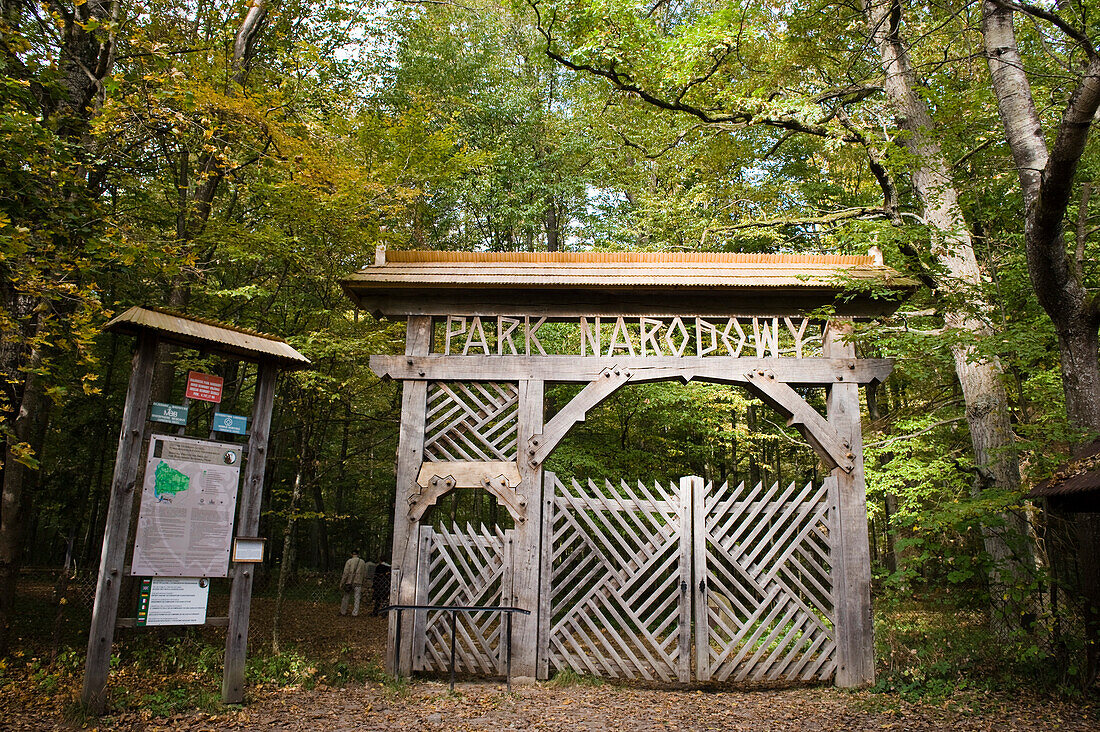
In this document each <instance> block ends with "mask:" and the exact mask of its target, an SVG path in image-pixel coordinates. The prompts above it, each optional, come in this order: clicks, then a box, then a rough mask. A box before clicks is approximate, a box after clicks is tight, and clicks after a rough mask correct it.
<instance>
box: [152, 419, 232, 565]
mask: <svg viewBox="0 0 1100 732" xmlns="http://www.w3.org/2000/svg"><path fill="white" fill-rule="evenodd" d="M240 469H241V447H240V446H239V445H233V444H230V443H225V442H212V441H209V440H196V439H191V438H187V437H174V436H169V435H153V436H152V438H150V441H149V453H148V457H147V459H146V461H145V480H144V483H143V486H142V492H141V510H140V513H139V515H138V525H137V535H136V536H135V538H134V561H133V569H132V571H131V573H132V574H134V575H136V576H142V577H225V576H226V574H227V571H228V569H229V554H230V548H231V546H232V541H233V513H234V510H235V509H236V506H237V484H238V481H239V478H240Z"/></svg>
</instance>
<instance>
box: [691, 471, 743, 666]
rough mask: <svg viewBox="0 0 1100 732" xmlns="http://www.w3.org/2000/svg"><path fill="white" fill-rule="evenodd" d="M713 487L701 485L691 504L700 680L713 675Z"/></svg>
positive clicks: (693, 591)
mask: <svg viewBox="0 0 1100 732" xmlns="http://www.w3.org/2000/svg"><path fill="white" fill-rule="evenodd" d="M743 485H744V484H743V483H742V486H743ZM723 487H724V486H723ZM713 490H714V484H713V483H707V484H706V485H705V486H699V487H698V490H695V491H693V492H692V504H691V505H692V510H691V553H692V557H693V559H694V563H695V567H694V569H695V577H694V579H693V581H692V583H691V595H692V600H691V601H692V604H693V605H694V608H695V678H696V679H698V680H699V681H710V678H711V668H710V622H709V618H708V616H707V585H708V584H709V583H710V573H709V570H708V567H707V558H708V557H707V531H706V509H705V502H706V497H707V494H708V492H711V491H713Z"/></svg>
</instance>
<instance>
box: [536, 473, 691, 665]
mask: <svg viewBox="0 0 1100 732" xmlns="http://www.w3.org/2000/svg"><path fill="white" fill-rule="evenodd" d="M547 490H550V491H553V492H552V494H551V495H553V497H554V498H553V511H554V515H553V519H552V521H551V528H552V535H551V536H550V537H548V538H547V540H546V543H545V548H544V551H550V552H552V557H551V561H552V564H551V581H550V588H549V589H550V591H551V592H552V595H551V608H550V617H551V626H550V633H549V649H548V650H549V665H550V667H551V668H552V669H554V670H560V669H566V668H568V669H572V670H574V671H577V672H579V673H587V674H592V675H595V676H602V677H611V678H644V679H662V680H665V681H672V680H675V679H677V678H683V680H686V675H687V671H688V666H687V661H688V656H687V654H689V653H690V649H689V648H687V647H684V646H686V645H689V644H684V643H682V642H681V628H682V627H683V626H684V624H685V623H687V624H689V623H690V610H689V606H688V605H689V603H688V602H685V597H687V593H686V590H682V589H681V586H680V582H681V574H682V571H683V569H684V568H685V567H688V568H689V571H690V565H689V564H688V563H687V561H686V557H684V556H683V555H682V552H683V550H684V546H683V542H682V534H683V526H682V523H681V519H682V516H683V508H684V502H683V501H682V497H681V495H680V490H679V488H678V487H677V486H670V487H668V488H665V487H663V486H661V485H660V484H656V485H654V486H653V488H652V490H650V489H649V488H647V487H646V486H645V485H643V484H641V483H639V484H638V486H637V488H634V487H632V486H629V485H628V484H627V483H625V482H623V483H621V484H620V485H619V486H613V485H612V484H611V483H610V482H608V483H605V485H604V486H603V487H600V486H597V485H596V484H595V483H593V482H591V481H589V483H588V484H587V486H581V485H580V484H578V483H577V482H576V481H573V483H572V486H571V487H567V486H565V485H563V484H562V483H561V482H560V481H559V480H558V479H557V478H556V477H555V476H553V475H552V474H547ZM688 506H689V508H690V504H688ZM687 544H688V546H690V542H687ZM682 654H683V655H682Z"/></svg>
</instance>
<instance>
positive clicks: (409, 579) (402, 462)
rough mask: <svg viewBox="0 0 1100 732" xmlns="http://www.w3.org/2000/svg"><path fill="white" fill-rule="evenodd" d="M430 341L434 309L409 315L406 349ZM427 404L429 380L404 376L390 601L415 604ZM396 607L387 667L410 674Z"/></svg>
mask: <svg viewBox="0 0 1100 732" xmlns="http://www.w3.org/2000/svg"><path fill="white" fill-rule="evenodd" d="M431 346H432V318H431V316H430V315H410V316H409V322H408V326H407V328H406V334H405V353H406V355H409V356H426V355H427V354H428V353H429V352H430V351H431ZM427 410H428V382H427V381H422V380H416V381H414V380H408V379H407V380H405V381H402V382H401V427H400V430H399V432H398V437H397V481H396V482H397V487H396V496H395V501H394V509H393V553H392V555H391V559H390V566H391V567H392V568H393V571H392V572H391V573H390V604H391V605H398V604H400V605H414V604H416V569H417V554H418V552H417V550H418V548H419V534H418V533H417V530H416V528H417V522H416V521H411V520H409V516H408V512H409V497H410V496H411V495H412V491H413V488H414V486H415V485H416V476H417V473H419V472H420V464H421V463H422V462H423V460H424V427H425V425H424V422H425V418H426V417H427ZM394 612H401V611H400V610H396V611H393V612H391V613H390V618H389V631H388V632H387V636H386V670H387V671H388V672H390V673H392V674H399V675H401V676H408V675H409V673H411V669H412V658H413V644H412V643H409V642H406V641H407V640H409V639H410V638H411V636H412V634H411V632H409V631H408V630H406V629H407V628H409V624H403V626H402V629H403V630H405V633H406V635H407V637H406V638H403V639H402V642H401V658H399V659H396V666H395V660H394V658H393V649H394V642H395V640H396V639H397V625H396V618H395V617H394V614H393V613H394Z"/></svg>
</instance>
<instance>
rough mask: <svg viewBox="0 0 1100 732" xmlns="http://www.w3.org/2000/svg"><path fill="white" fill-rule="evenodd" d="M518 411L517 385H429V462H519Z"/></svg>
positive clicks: (426, 446) (426, 453)
mask: <svg viewBox="0 0 1100 732" xmlns="http://www.w3.org/2000/svg"><path fill="white" fill-rule="evenodd" d="M518 405H519V389H518V387H517V386H516V384H514V383H509V382H470V383H454V382H443V381H433V382H430V383H429V385H428V412H427V424H426V430H425V438H424V459H425V460H428V461H430V462H447V461H490V462H491V461H497V460H503V461H509V460H515V459H516V429H517V426H518V419H517V415H518Z"/></svg>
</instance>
